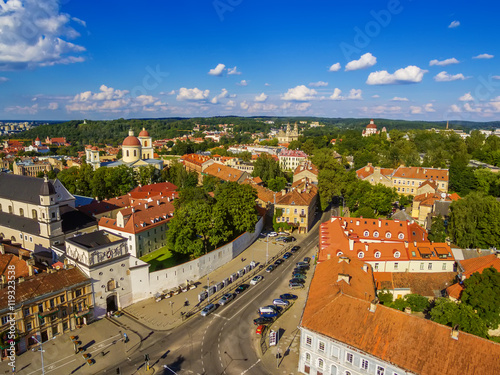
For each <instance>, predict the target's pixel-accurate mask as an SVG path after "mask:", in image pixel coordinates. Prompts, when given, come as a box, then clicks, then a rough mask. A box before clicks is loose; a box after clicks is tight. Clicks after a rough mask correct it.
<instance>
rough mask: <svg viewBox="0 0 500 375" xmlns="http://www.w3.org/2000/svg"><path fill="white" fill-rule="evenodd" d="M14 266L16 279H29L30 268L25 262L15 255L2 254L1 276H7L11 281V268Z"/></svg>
mask: <svg viewBox="0 0 500 375" xmlns="http://www.w3.org/2000/svg"><path fill="white" fill-rule="evenodd" d="M8 266H14V272H15V278H16V279H18V278H20V277H27V276H28V275H29V268H28V265H27V264H26V261H25V260H21V259H19V257H18V256H16V255H14V254H0V275H2V276H5V277H6V280H9V275H11V274H10V273H9V268H8Z"/></svg>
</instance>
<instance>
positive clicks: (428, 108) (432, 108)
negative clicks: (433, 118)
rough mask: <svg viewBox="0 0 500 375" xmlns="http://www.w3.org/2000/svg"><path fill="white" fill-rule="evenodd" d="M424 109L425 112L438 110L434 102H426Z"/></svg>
mask: <svg viewBox="0 0 500 375" xmlns="http://www.w3.org/2000/svg"><path fill="white" fill-rule="evenodd" d="M424 110H425V112H436V110H435V109H434V104H432V103H428V104H425V105H424Z"/></svg>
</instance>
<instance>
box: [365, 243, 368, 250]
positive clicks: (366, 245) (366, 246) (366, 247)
mask: <svg viewBox="0 0 500 375" xmlns="http://www.w3.org/2000/svg"><path fill="white" fill-rule="evenodd" d="M365 251H368V244H367V243H365Z"/></svg>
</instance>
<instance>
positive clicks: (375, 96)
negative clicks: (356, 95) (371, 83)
mask: <svg viewBox="0 0 500 375" xmlns="http://www.w3.org/2000/svg"><path fill="white" fill-rule="evenodd" d="M372 98H375V99H377V98H380V95H377V94H375V95H372Z"/></svg>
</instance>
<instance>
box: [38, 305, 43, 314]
mask: <svg viewBox="0 0 500 375" xmlns="http://www.w3.org/2000/svg"><path fill="white" fill-rule="evenodd" d="M38 312H43V303H41V304H39V305H38Z"/></svg>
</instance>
